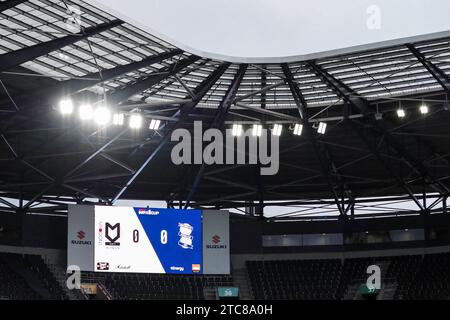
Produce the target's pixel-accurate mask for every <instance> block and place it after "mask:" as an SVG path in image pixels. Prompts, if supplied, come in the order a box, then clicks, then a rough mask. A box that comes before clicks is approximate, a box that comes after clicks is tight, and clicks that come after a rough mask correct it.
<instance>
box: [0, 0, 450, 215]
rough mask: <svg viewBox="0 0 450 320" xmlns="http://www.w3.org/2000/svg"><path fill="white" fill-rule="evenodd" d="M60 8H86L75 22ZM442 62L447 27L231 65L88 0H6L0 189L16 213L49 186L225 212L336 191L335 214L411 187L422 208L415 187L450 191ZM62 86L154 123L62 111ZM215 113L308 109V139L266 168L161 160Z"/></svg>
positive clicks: (52, 192) (331, 195)
mask: <svg viewBox="0 0 450 320" xmlns="http://www.w3.org/2000/svg"><path fill="white" fill-rule="evenodd" d="M69 5H70V6H72V5H75V6H78V7H79V8H80V10H81V12H82V19H81V20H80V21H81V26H82V28H81V30H80V31H79V32H77V31H75V33H74V30H73V27H74V25H73V23H71V20H70V19H71V18H73V16H72V15H71V14H70V12H68V11H67V8H68V7H67V6H69ZM449 68H450V38H438V39H430V40H426V41H421V42H415V43H410V42H407V43H401V44H396V45H394V46H390V47H384V48H378V49H372V50H366V51H358V52H353V53H349V54H343V55H338V56H330V57H325V58H320V59H315V60H307V61H298V62H290V63H281V64H280V63H269V64H238V63H232V62H227V61H219V60H213V59H208V58H204V57H199V56H196V55H194V54H191V53H189V52H186V51H183V50H182V49H179V48H177V47H175V46H173V45H171V44H169V43H167V42H165V41H163V40H161V39H158V38H157V37H155V36H153V35H151V34H149V33H147V32H145V31H142V30H140V29H138V28H137V27H135V26H133V25H130V24H129V23H126V22H124V21H122V20H119V19H117V18H116V17H114V16H112V15H111V14H109V13H106V12H105V11H103V10H101V9H99V8H96V7H94V6H93V5H91V4H89V3H88V2H84V1H60V0H30V1H20V0H10V1H1V2H0V72H1V75H0V79H1V80H2V82H1V85H2V87H1V88H0V89H1V90H2V92H1V96H0V101H1V107H0V134H1V140H0V163H1V166H0V190H1V192H3V194H4V196H5V197H14V198H19V197H21V196H22V197H23V199H25V203H26V204H25V206H24V207H25V209H26V210H30V208H32V206H35V205H37V204H39V203H44V202H46V203H50V204H58V201H56V200H55V197H54V196H59V197H63V199H64V200H65V201H66V200H67V201H77V202H82V201H83V200H84V199H86V198H99V199H102V200H103V201H105V202H108V203H110V202H112V201H113V200H116V199H119V198H129V199H158V200H167V201H168V202H169V203H170V204H173V203H174V201H180V200H181V201H184V202H185V203H184V204H185V205H186V200H187V202H188V203H190V204H193V205H215V206H224V207H227V206H233V205H234V204H233V201H244V200H245V201H257V202H258V201H262V200H263V199H264V201H271V200H277V201H279V200H286V201H292V200H302V201H309V200H311V201H316V200H318V199H333V200H332V201H333V202H334V203H335V205H336V208H339V211H340V212H341V213H342V214H346V213H348V212H350V210H351V208H352V204H353V203H354V202H355V199H358V198H363V197H368V196H404V195H406V196H407V197H408V198H410V199H411V201H413V202H414V203H415V204H416V205H417V207H418V208H419V210H420V211H426V209H427V208H428V205H426V206H425V205H424V203H423V201H422V199H421V196H420V194H426V193H429V192H433V193H435V194H436V193H437V194H438V195H439V199H440V201H442V199H444V198H446V197H447V195H448V192H449V189H448V187H447V184H446V183H447V182H448V178H449V172H450V171H449V168H450V167H449V163H448V161H449V157H448V156H449V154H450V144H449V138H450V136H449V127H448V120H449V119H448V118H449V114H448V112H447V111H446V110H447V109H448V102H447V101H448V100H447V99H448V94H449V93H450V91H449V90H450V79H449V72H450V69H449ZM66 96H71V97H72V99H74V100H76V101H79V102H83V101H86V100H89V101H91V102H97V101H102V100H103V98H104V97H105V96H106V101H107V103H108V105H109V106H110V107H111V108H114V109H117V110H122V111H123V112H127V113H130V112H131V111H133V110H136V109H139V110H141V111H142V112H143V113H144V114H145V117H146V118H147V119H151V118H154V119H160V120H162V121H163V122H164V123H165V124H164V126H163V128H162V129H161V130H159V131H158V132H156V133H154V132H152V131H146V130H142V131H141V132H139V133H132V132H130V131H129V130H127V129H124V128H114V127H108V128H107V129H103V130H98V129H97V128H96V127H93V126H89V125H87V124H82V123H81V122H80V121H79V120H78V119H75V118H76V117H72V118H71V119H63V118H62V117H61V116H60V115H59V114H58V112H57V111H56V110H55V106H56V104H57V102H58V101H59V100H60V99H61V98H62V97H66ZM422 104H427V105H428V106H429V108H430V113H429V114H427V115H425V116H424V115H421V114H419V113H418V112H417V108H418V107H419V106H420V105H422ZM400 105H401V106H402V108H403V109H405V110H406V112H407V114H408V116H407V117H406V118H404V119H398V118H397V114H396V110H397V109H398V108H399V106H400ZM223 110H224V111H225V115H226V118H225V121H224V123H223V125H224V126H229V125H230V124H232V123H242V124H244V125H251V124H254V123H262V124H263V125H265V126H270V125H272V124H274V123H284V124H286V125H291V124H293V123H297V122H300V121H302V120H301V119H302V118H303V119H304V121H303V122H304V124H305V127H306V134H304V135H303V136H302V137H294V136H292V135H291V134H289V133H286V134H285V135H283V136H282V137H281V139H280V141H281V158H280V162H281V165H280V171H279V173H278V174H277V175H276V176H268V177H261V176H259V174H257V172H259V171H258V170H257V168H255V166H244V167H242V166H237V167H236V166H234V167H230V166H227V167H208V168H206V172H204V171H203V169H202V170H199V169H200V168H198V167H197V166H190V167H180V166H175V165H173V164H171V162H170V142H169V143H167V140H168V139H167V138H166V137H168V136H169V134H170V132H171V130H172V129H173V128H175V127H176V126H183V127H186V128H189V129H190V128H191V127H192V122H193V120H196V119H199V120H203V121H205V122H206V123H212V122H213V121H214V118H215V117H216V115H217V112H222V111H223ZM178 111H180V113H181V116H180V113H178ZM380 117H382V119H381V120H380ZM306 119H308V121H306ZM319 121H326V122H327V123H328V124H329V129H328V131H327V133H326V135H323V136H318V135H317V134H316V133H315V130H314V128H315V126H316V124H317V123H318V122H319ZM3 202H4V201H3ZM236 206H237V204H236ZM435 206H436V205H434V206H433V208H434V207H435ZM6 207H11V206H9V205H6Z"/></svg>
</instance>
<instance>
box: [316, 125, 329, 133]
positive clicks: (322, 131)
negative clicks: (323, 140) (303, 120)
mask: <svg viewBox="0 0 450 320" xmlns="http://www.w3.org/2000/svg"><path fill="white" fill-rule="evenodd" d="M326 131H327V124H326V122H320V123H319V127H318V128H317V132H318V133H320V134H325V132H326Z"/></svg>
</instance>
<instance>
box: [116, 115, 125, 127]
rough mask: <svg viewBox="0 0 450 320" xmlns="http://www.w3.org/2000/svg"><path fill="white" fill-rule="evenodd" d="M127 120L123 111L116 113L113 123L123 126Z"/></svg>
mask: <svg viewBox="0 0 450 320" xmlns="http://www.w3.org/2000/svg"><path fill="white" fill-rule="evenodd" d="M124 122H125V115H124V114H123V113H114V115H113V125H115V126H123V123H124Z"/></svg>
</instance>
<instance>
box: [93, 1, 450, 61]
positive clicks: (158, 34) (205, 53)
mask: <svg viewBox="0 0 450 320" xmlns="http://www.w3.org/2000/svg"><path fill="white" fill-rule="evenodd" d="M89 3H90V4H91V5H94V6H96V7H98V8H99V9H101V10H103V11H105V12H107V13H109V14H111V15H113V16H115V17H116V18H119V19H121V20H122V21H124V22H126V23H129V24H131V25H133V26H134V27H136V28H139V29H141V30H142V31H144V32H147V33H149V34H150V35H152V36H155V37H157V38H159V39H161V40H163V41H165V42H167V43H169V44H171V45H173V46H175V47H178V48H179V49H182V50H183V51H186V52H188V53H191V54H194V55H197V56H199V57H202V58H207V59H212V60H220V61H226V62H231V63H247V64H252V63H253V64H271V63H292V62H301V61H308V60H315V59H323V58H332V57H334V56H338V55H343V54H349V53H356V52H363V51H367V50H374V49H383V48H386V47H391V46H396V45H403V44H407V43H410V42H420V41H426V40H432V39H438V38H445V37H449V36H450V30H449V31H442V32H436V33H429V34H423V35H418V36H413V37H408V38H399V39H395V40H389V41H382V42H374V43H369V44H364V45H359V46H352V47H347V48H342V49H336V50H330V51H322V52H317V53H312V54H305V55H293V56H283V57H237V56H229V55H224V54H220V53H214V52H208V51H203V50H200V49H196V48H193V47H191V46H189V45H187V44H185V43H181V42H179V41H177V40H175V39H173V38H171V37H170V36H167V35H166V34H164V33H161V32H159V31H157V30H155V29H153V28H150V27H148V26H145V25H143V24H142V23H140V22H138V21H136V20H134V19H132V18H130V17H128V16H126V15H125V14H122V13H120V12H118V11H115V10H113V9H111V8H109V7H108V6H105V5H103V4H102V3H99V2H98V1H96V0H93V1H89Z"/></svg>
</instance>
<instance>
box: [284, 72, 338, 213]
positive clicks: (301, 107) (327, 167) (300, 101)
mask: <svg viewBox="0 0 450 320" xmlns="http://www.w3.org/2000/svg"><path fill="white" fill-rule="evenodd" d="M281 67H282V69H283V73H284V75H285V77H286V79H287V84H288V86H289V89H290V90H291V93H292V96H293V98H294V101H295V104H296V105H297V108H298V112H299V114H300V117H301V119H302V124H303V130H304V132H305V135H306V137H307V138H308V140H309V141H310V143H311V145H312V146H313V148H314V152H315V154H316V156H317V158H318V160H319V164H320V168H321V171H322V175H323V177H324V178H325V179H326V181H327V184H328V186H329V188H330V191H331V193H332V195H333V198H334V200H335V203H336V206H337V208H338V210H339V212H340V214H341V215H344V214H345V209H344V206H343V204H342V203H341V201H340V199H339V196H338V193H337V191H336V187H335V186H334V182H333V178H332V174H331V173H332V171H333V169H332V164H331V162H332V161H331V158H330V156H329V153H328V151H327V150H325V149H326V146H325V145H322V144H319V142H318V141H317V136H316V131H315V130H314V129H313V128H312V126H311V124H310V123H309V121H308V110H307V103H306V100H305V98H304V97H303V94H302V93H301V91H300V88H299V87H298V85H297V84H295V83H294V78H293V76H292V72H291V70H290V69H289V67H288V65H287V64H285V63H284V64H282V66H281Z"/></svg>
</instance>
